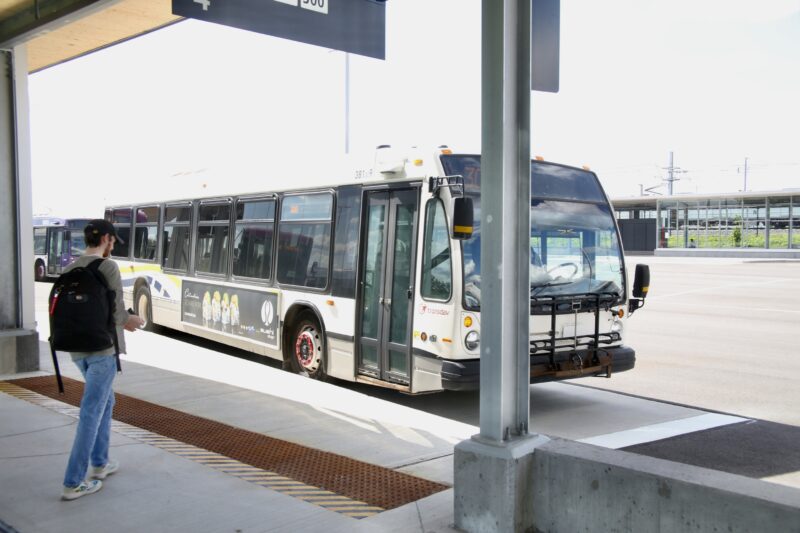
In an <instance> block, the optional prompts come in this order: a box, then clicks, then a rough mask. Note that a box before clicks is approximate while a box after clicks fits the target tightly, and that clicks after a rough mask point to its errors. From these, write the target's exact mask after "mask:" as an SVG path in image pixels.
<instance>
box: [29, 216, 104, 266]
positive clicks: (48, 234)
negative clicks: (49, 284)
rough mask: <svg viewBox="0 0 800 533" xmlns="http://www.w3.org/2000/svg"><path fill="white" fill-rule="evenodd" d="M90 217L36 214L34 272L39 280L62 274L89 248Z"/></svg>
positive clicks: (34, 218) (34, 226)
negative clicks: (86, 232) (86, 230)
mask: <svg viewBox="0 0 800 533" xmlns="http://www.w3.org/2000/svg"><path fill="white" fill-rule="evenodd" d="M89 220H90V219H88V218H57V217H39V216H36V217H33V256H34V257H33V273H34V278H35V279H36V281H45V280H47V278H48V277H54V276H59V275H61V272H62V271H63V270H64V267H66V266H67V265H69V264H70V263H72V262H73V261H74V260H75V259H77V258H78V257H80V256H81V255H82V254H83V252H84V250H85V249H86V243H85V242H84V240H83V228H84V227H86V224H87V223H88V222H89Z"/></svg>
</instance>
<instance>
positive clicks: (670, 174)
mask: <svg viewBox="0 0 800 533" xmlns="http://www.w3.org/2000/svg"><path fill="white" fill-rule="evenodd" d="M664 170H666V171H667V177H666V178H665V180H664V181H666V182H667V195H668V196H672V184H673V183H674V182H676V181H678V180H680V178H676V177H675V174H682V173H684V172H686V171H685V170H683V169H682V168H681V167H676V166H675V164H674V162H673V154H672V152H670V153H669V166H668V167H666V168H665V169H664Z"/></svg>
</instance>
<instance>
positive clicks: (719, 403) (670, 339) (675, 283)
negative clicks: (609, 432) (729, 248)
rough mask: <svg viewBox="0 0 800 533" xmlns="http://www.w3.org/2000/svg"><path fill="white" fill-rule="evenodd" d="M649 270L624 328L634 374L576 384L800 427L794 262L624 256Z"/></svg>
mask: <svg viewBox="0 0 800 533" xmlns="http://www.w3.org/2000/svg"><path fill="white" fill-rule="evenodd" d="M629 263H630V264H631V265H635V264H636V263H646V264H649V265H650V294H649V296H648V298H647V301H646V304H645V307H644V308H643V309H641V310H639V311H637V312H636V313H635V314H634V315H633V316H632V317H630V320H629V321H628V323H627V324H626V333H627V338H626V343H627V344H629V345H631V346H633V347H634V349H635V350H636V355H637V360H636V368H635V369H634V370H632V371H630V372H626V373H623V374H618V375H615V376H613V377H612V378H611V379H598V378H590V379H581V380H577V381H576V383H580V384H585V385H589V386H592V387H599V388H603V389H607V390H611V391H617V392H623V393H627V394H633V395H637V396H644V397H647V398H654V399H659V400H664V401H668V402H675V403H678V404H682V405H691V406H696V407H702V408H704V409H711V410H716V411H722V412H725V413H731V414H735V415H739V416H744V417H749V418H760V419H764V420H769V421H772V422H780V423H784V424H790V425H794V426H800V349H799V348H798V341H799V340H800V262H798V261H793V262H792V261H764V262H755V261H748V262H745V261H743V260H732V259H703V258H655V257H630V258H629Z"/></svg>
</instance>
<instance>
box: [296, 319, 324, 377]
mask: <svg viewBox="0 0 800 533" xmlns="http://www.w3.org/2000/svg"><path fill="white" fill-rule="evenodd" d="M318 354H319V344H318V342H317V336H316V332H315V331H314V330H312V329H306V330H303V331H302V332H300V333H299V334H298V335H297V341H295V344H294V355H295V358H296V359H297V362H298V363H300V366H301V367H303V369H305V370H307V371H309V372H314V371H316V370H317V368H318V367H319V356H318Z"/></svg>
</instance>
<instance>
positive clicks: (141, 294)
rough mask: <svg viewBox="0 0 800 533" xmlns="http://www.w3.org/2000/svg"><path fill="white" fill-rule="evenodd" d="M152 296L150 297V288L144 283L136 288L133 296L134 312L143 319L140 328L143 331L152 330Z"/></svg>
mask: <svg viewBox="0 0 800 533" xmlns="http://www.w3.org/2000/svg"><path fill="white" fill-rule="evenodd" d="M152 301H153V300H152V298H150V289H148V288H147V286H146V285H142V286H141V287H139V288H138V289H136V295H135V297H134V310H133V311H134V312H135V313H136V314H137V315H138V316H139V318H141V319H142V320H144V325H143V326H142V329H143V330H145V331H153V309H152Z"/></svg>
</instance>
